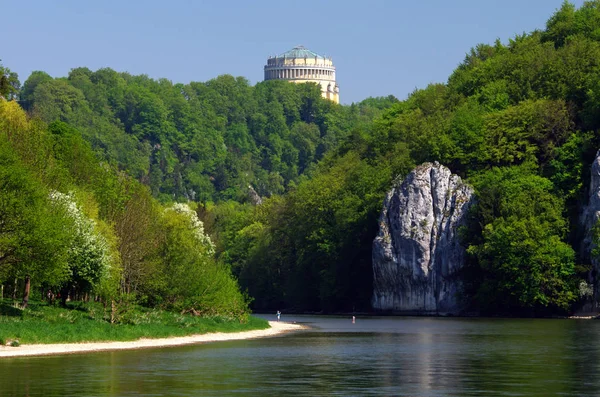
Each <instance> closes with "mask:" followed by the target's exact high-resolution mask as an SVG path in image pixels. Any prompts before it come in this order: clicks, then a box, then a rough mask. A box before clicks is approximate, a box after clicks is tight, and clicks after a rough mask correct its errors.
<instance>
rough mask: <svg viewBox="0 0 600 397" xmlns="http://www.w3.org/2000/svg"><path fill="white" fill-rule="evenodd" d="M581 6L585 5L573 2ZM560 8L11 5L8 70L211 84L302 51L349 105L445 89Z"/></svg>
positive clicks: (312, 3)
mask: <svg viewBox="0 0 600 397" xmlns="http://www.w3.org/2000/svg"><path fill="white" fill-rule="evenodd" d="M572 3H574V4H575V5H576V6H578V7H579V6H581V4H582V3H583V0H575V1H572ZM561 4H562V0H483V1H482V0H453V1H449V0H422V1H416V0H412V1H405V0H389V1H384V0H363V1H355V0H339V1H334V0H321V1H317V0H302V1H291V0H269V1H263V0H220V1H216V0H215V1H202V0H197V1H192V0H170V1H156V0H145V1H133V0H120V1H114V0H104V1H85V0H74V1H72V0H56V1H46V0H28V1H6V2H4V3H3V4H2V10H3V12H2V13H3V14H4V15H5V17H4V18H3V21H2V24H1V26H0V33H1V35H2V38H3V40H2V46H0V59H1V60H2V64H3V65H4V66H6V67H8V68H10V69H11V70H12V71H14V72H17V73H18V74H19V78H20V80H21V82H23V81H25V79H27V77H28V76H29V74H30V73H31V72H32V71H34V70H43V71H45V72H47V73H49V74H50V75H51V76H54V77H60V76H66V75H67V74H68V73H69V70H71V69H72V68H75V67H79V66H87V67H89V68H90V69H92V70H96V69H98V68H102V67H110V68H112V69H115V70H117V71H127V72H129V73H131V74H147V75H149V76H150V77H152V78H160V77H165V78H167V79H169V80H172V81H173V82H181V83H188V82H190V81H206V80H209V79H211V78H214V77H216V76H218V75H220V74H227V73H228V74H232V75H235V76H244V77H246V78H247V79H248V80H249V81H250V82H251V83H252V84H254V83H256V82H259V81H261V80H262V78H263V66H264V64H265V62H266V60H267V58H268V57H269V55H275V54H280V53H282V52H285V51H287V50H288V49H290V48H292V47H294V46H296V45H304V46H305V47H307V48H309V49H311V50H313V51H315V52H317V53H319V54H322V55H327V56H331V57H332V58H333V62H334V64H335V66H336V68H337V80H338V84H339V85H340V97H341V101H342V103H346V104H347V103H351V102H358V101H360V100H362V99H364V98H367V97H369V96H385V95H390V94H392V95H395V96H396V97H398V98H400V99H404V98H406V96H407V95H408V94H410V93H411V92H412V91H413V90H414V89H415V88H423V87H425V86H427V84H429V83H432V82H445V81H446V80H447V78H448V76H449V74H450V73H451V72H452V71H453V70H454V68H456V66H457V65H458V64H459V63H460V62H461V61H462V60H463V59H464V56H465V54H466V53H467V52H468V51H469V49H470V48H471V47H473V46H475V45H476V44H478V43H492V42H494V41H495V40H496V38H499V39H500V40H501V41H502V42H503V43H506V42H507V41H508V39H509V38H511V37H514V36H515V35H516V34H521V33H524V32H530V31H532V30H535V29H543V28H544V26H545V23H546V20H547V19H548V18H549V17H550V16H551V15H552V14H553V13H554V11H555V10H556V9H557V8H559V7H560V6H561Z"/></svg>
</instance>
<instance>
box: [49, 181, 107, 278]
mask: <svg viewBox="0 0 600 397" xmlns="http://www.w3.org/2000/svg"><path fill="white" fill-rule="evenodd" d="M50 199H51V200H52V201H53V202H54V203H56V204H58V205H60V206H61V207H63V208H64V209H65V210H66V212H67V216H68V217H69V218H70V219H71V220H72V221H73V224H74V226H75V227H74V238H73V241H72V244H71V247H69V257H70V260H69V262H70V265H71V274H72V275H76V276H77V277H78V278H79V281H86V282H88V283H90V284H94V283H96V282H98V281H99V280H100V279H101V278H103V277H105V276H107V274H108V271H109V268H110V265H111V255H110V248H109V244H108V241H107V240H106V238H105V237H104V236H103V235H102V234H100V233H99V232H98V231H97V230H96V229H97V227H96V222H95V221H94V220H93V219H90V218H88V217H87V216H86V215H85V214H84V213H83V212H82V211H81V209H80V208H79V206H78V205H77V203H76V202H75V200H74V199H73V197H72V195H71V194H65V193H61V192H57V191H52V192H51V193H50Z"/></svg>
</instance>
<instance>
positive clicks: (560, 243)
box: [0, 0, 600, 316]
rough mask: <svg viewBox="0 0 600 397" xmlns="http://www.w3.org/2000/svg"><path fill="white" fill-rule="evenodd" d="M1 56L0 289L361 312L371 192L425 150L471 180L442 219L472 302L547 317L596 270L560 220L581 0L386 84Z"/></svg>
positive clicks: (598, 58) (581, 157)
mask: <svg viewBox="0 0 600 397" xmlns="http://www.w3.org/2000/svg"><path fill="white" fill-rule="evenodd" d="M1 72H2V74H3V76H4V79H3V80H2V84H0V90H1V92H2V94H3V95H4V97H5V98H7V99H9V100H10V99H13V98H18V100H19V101H18V104H17V102H15V101H2V102H0V161H1V162H2V164H3V167H2V168H1V169H0V172H2V173H3V177H2V178H1V179H0V180H2V181H3V182H2V183H4V184H5V187H4V188H3V189H2V190H0V195H1V197H0V219H3V222H2V223H0V225H1V226H0V281H1V282H2V283H3V284H4V289H5V291H16V290H19V289H22V290H26V288H27V285H29V283H31V285H32V287H33V288H34V289H35V290H37V291H46V290H47V289H52V290H53V291H57V290H59V289H60V290H61V291H63V293H62V294H61V296H62V297H64V296H65V294H67V295H69V296H71V297H79V298H83V297H86V296H92V295H93V296H96V297H102V296H107V297H109V296H110V297H114V296H116V297H117V300H118V301H124V300H125V297H127V299H134V300H135V301H136V302H139V303H142V304H144V305H148V306H161V307H167V308H173V309H176V310H180V311H194V312H201V313H213V312H214V313H230V314H231V315H235V316H237V315H240V313H245V311H246V309H247V305H248V303H250V305H251V307H252V308H254V309H260V310H275V309H282V308H286V309H289V310H292V309H293V310H299V311H325V312H334V311H352V310H369V309H370V299H371V296H372V268H371V244H372V241H373V238H374V237H375V234H376V232H377V227H378V224H377V218H378V216H379V212H380V211H381V207H382V202H383V198H384V196H385V194H386V192H387V191H388V190H389V188H390V187H391V186H392V183H393V181H394V180H395V179H400V178H403V176H405V175H406V174H407V173H408V172H409V171H410V170H411V169H413V168H414V167H415V166H416V165H418V164H421V163H423V162H427V161H439V162H440V163H442V164H444V165H446V166H448V167H450V169H451V170H452V171H453V172H454V173H457V174H459V175H461V176H462V177H463V178H465V179H466V180H467V181H468V182H469V183H471V184H472V185H473V186H474V187H475V189H476V194H477V197H478V204H477V205H476V206H475V207H474V209H473V210H472V211H471V214H470V222H469V226H468V228H466V229H465V230H462V231H461V234H462V236H463V243H464V245H465V246H466V247H467V248H468V249H467V251H468V254H469V260H468V264H467V266H466V268H465V271H464V274H463V276H464V279H465V281H466V289H465V291H464V298H465V299H466V300H467V301H468V302H470V306H471V309H473V310H476V311H479V312H482V313H503V314H506V313H509V314H553V313H563V312H565V311H568V310H572V309H573V308H576V307H578V306H579V305H581V304H583V303H584V302H585V301H586V300H589V299H590V297H589V295H590V288H591V287H595V286H594V285H591V286H590V285H589V284H588V283H592V284H594V283H595V280H594V274H595V272H591V270H592V269H591V266H590V263H591V260H592V258H590V257H589V255H586V254H581V253H580V252H579V248H580V242H581V239H582V230H581V227H580V225H579V221H578V216H579V213H580V212H581V208H582V205H583V204H585V201H586V197H587V196H586V193H587V191H586V184H587V183H588V181H589V166H590V164H591V162H592V159H593V157H594V155H595V152H596V150H597V149H598V148H600V135H599V134H598V128H599V127H600V1H597V0H596V1H589V2H586V3H585V4H584V5H583V6H582V7H581V8H579V9H576V8H575V7H574V6H573V5H572V4H570V3H568V2H565V3H564V4H563V5H562V7H561V8H560V9H559V10H557V11H556V13H555V14H554V15H552V16H551V17H550V19H549V20H548V22H547V24H546V28H545V29H544V30H541V31H533V32H531V33H528V34H522V35H518V36H516V37H513V38H510V39H508V41H507V42H502V41H500V40H497V41H496V42H495V43H493V44H479V45H476V46H475V47H474V48H473V49H471V50H470V51H469V52H468V53H467V55H466V57H465V59H464V61H463V62H462V63H461V64H460V65H459V66H458V67H457V68H456V70H455V71H454V72H453V73H452V74H451V75H450V77H449V78H448V81H447V82H446V83H443V84H442V83H440V84H432V85H430V86H428V87H426V88H424V89H420V90H416V91H415V92H413V93H412V94H410V95H409V97H408V98H407V99H406V100H403V101H398V100H396V99H395V98H394V97H391V96H390V97H387V98H369V99H366V100H365V101H363V102H361V103H358V104H352V105H349V106H343V105H336V104H334V103H331V102H329V101H327V100H324V99H323V98H321V96H320V91H319V88H318V86H317V85H315V84H299V85H295V84H290V83H287V82H283V81H267V82H263V83H258V84H256V85H255V86H251V85H250V84H249V83H248V81H247V80H245V79H244V78H241V77H237V78H234V77H232V76H227V75H225V76H220V77H217V78H216V79H213V80H210V81H208V82H205V83H200V82H191V83H189V84H185V85H184V84H173V83H172V82H170V81H168V80H165V79H160V80H158V81H157V80H153V79H150V78H148V77H147V76H132V75H129V74H127V73H118V72H116V71H113V70H110V69H100V70H97V71H95V72H93V71H91V70H89V69H87V68H76V69H73V70H72V71H71V73H70V74H69V76H68V77H66V78H57V79H55V78H52V77H50V76H49V75H47V74H46V73H44V72H34V73H32V74H31V76H29V78H28V79H27V80H26V81H25V82H24V84H23V86H22V87H20V86H19V82H18V79H16V76H15V75H14V73H11V72H10V70H8V69H7V68H2V70H1ZM19 104H20V105H19ZM252 190H254V191H256V192H257V193H258V194H259V195H260V196H261V197H262V198H263V203H262V204H261V205H253V204H252V203H251V201H252V200H250V199H249V197H250V195H249V192H250V193H252ZM177 202H185V203H187V204H176V203H177ZM65 224H69V225H77V226H76V227H75V226H69V227H68V228H65V227H64V225H65ZM65 230H73V231H74V232H71V233H66V232H65ZM86 239H87V240H86ZM83 241H85V244H82V243H81V242H83ZM238 285H239V287H238ZM592 289H593V288H592ZM240 291H244V293H241V292H240ZM11 293H12V292H11ZM44 293H45V292H44Z"/></svg>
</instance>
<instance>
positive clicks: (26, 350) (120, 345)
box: [0, 321, 306, 357]
mask: <svg viewBox="0 0 600 397" xmlns="http://www.w3.org/2000/svg"><path fill="white" fill-rule="evenodd" d="M269 325H270V328H267V329H259V330H253V331H242V332H215V333H208V334H200V335H189V336H182V337H173V338H159V339H139V340H136V341H128V342H93V343H57V344H32V345H21V346H17V347H12V346H0V357H23V356H44V355H57V354H74V353H90V352H97V351H107V350H131V349H144V348H157V347H170V346H182V345H190V344H197V343H209V342H221V341H230V340H240V339H254V338H266V337H270V336H277V335H281V334H284V333H287V332H293V331H299V330H302V329H306V326H304V325H300V324H292V323H286V322H277V321H269Z"/></svg>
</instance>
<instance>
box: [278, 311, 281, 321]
mask: <svg viewBox="0 0 600 397" xmlns="http://www.w3.org/2000/svg"><path fill="white" fill-rule="evenodd" d="M280 318H281V312H280V311H279V310H277V321H279V319H280Z"/></svg>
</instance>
